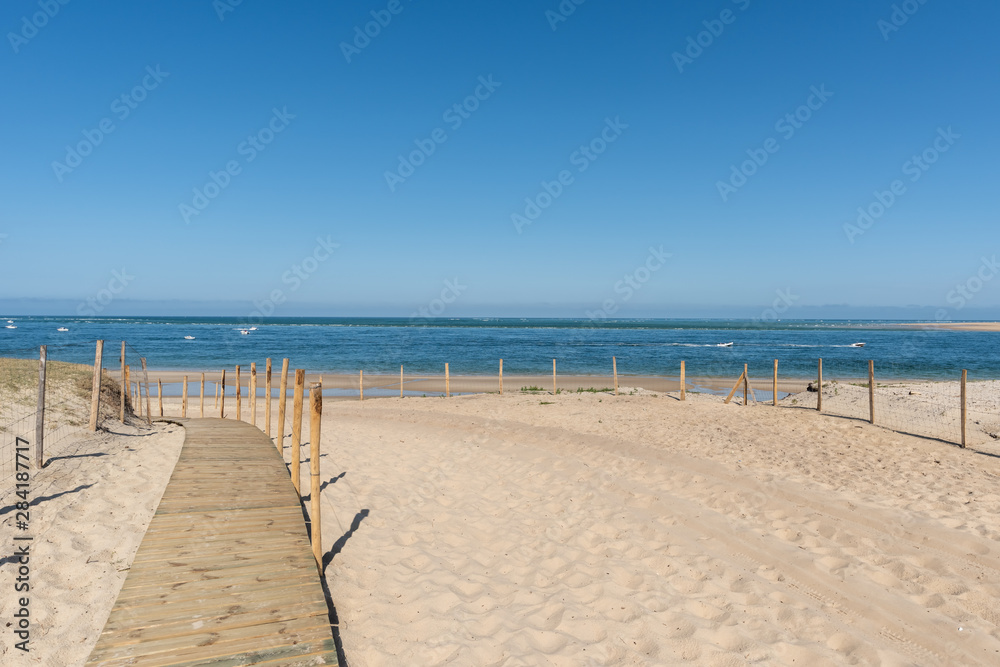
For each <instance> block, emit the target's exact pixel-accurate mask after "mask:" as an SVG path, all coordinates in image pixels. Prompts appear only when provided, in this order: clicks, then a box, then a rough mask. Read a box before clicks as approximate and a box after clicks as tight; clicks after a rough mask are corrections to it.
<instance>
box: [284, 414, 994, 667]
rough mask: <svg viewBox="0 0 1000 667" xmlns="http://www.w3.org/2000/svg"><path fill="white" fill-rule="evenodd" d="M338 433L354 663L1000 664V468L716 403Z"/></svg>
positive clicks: (333, 462) (857, 425)
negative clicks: (998, 625) (998, 662)
mask: <svg viewBox="0 0 1000 667" xmlns="http://www.w3.org/2000/svg"><path fill="white" fill-rule="evenodd" d="M323 428H324V431H323V442H324V456H323V460H322V475H321V479H322V481H323V482H324V484H325V489H324V492H323V501H324V504H323V508H324V512H326V513H325V514H324V516H323V533H324V536H325V540H324V549H325V550H327V551H330V552H331V554H332V560H331V561H330V564H329V566H328V569H327V571H326V577H327V580H328V582H329V586H330V590H331V593H332V597H333V601H334V604H335V606H336V611H337V614H338V617H339V620H340V633H341V639H342V642H343V645H344V650H345V654H346V656H347V659H348V660H349V661H350V664H352V665H372V666H374V665H401V664H407V665H417V664H419V665H439V664H454V665H659V664H662V665H675V664H698V665H743V664H786V665H839V664H872V665H875V664H886V665H934V664H963V665H972V664H996V663H997V661H1000V631H998V629H997V625H996V624H997V622H998V621H1000V597H998V596H1000V581H998V574H1000V548H998V547H1000V545H998V540H1000V518H998V516H1000V515H998V510H1000V495H998V491H997V483H998V481H1000V477H998V475H1000V459H997V458H996V457H994V456H984V455H981V454H978V453H975V452H972V451H969V450H965V451H962V450H959V449H957V448H955V447H951V446H948V445H945V444H942V443H940V442H937V441H931V440H925V439H920V438H914V437H911V436H906V435H900V434H896V433H892V432H889V431H886V430H884V429H880V428H877V427H873V426H870V425H868V424H865V423H863V422H859V421H856V420H849V419H840V418H835V417H829V416H823V415H819V414H816V413H815V412H814V411H809V410H802V409H794V408H777V409H775V408H772V407H765V406H756V407H755V406H750V407H742V406H738V405H735V404H731V405H728V406H725V405H722V404H721V399H718V398H717V397H711V396H698V395H694V396H692V397H691V400H689V401H688V402H686V403H681V402H679V401H676V400H674V399H673V398H669V397H663V396H658V397H655V398H654V397H652V396H638V395H637V396H620V397H618V398H614V397H611V396H607V395H604V396H602V395H583V396H576V395H574V396H566V395H560V396H514V395H511V396H504V397H499V396H472V397H462V398H454V399H450V400H446V399H440V398H427V399H403V400H399V399H383V400H377V401H367V402H365V403H359V402H350V403H347V402H337V403H332V404H331V405H330V406H328V407H327V410H326V412H325V415H324V427H323ZM305 458H306V455H305V454H304V455H303V459H305ZM304 469H305V466H304ZM303 479H304V482H303V483H304V484H306V485H307V484H308V482H307V481H306V478H305V477H304V478H303ZM305 488H308V486H306V487H305Z"/></svg>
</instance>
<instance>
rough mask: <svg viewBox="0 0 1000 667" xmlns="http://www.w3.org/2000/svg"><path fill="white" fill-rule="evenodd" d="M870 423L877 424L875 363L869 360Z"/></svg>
mask: <svg viewBox="0 0 1000 667" xmlns="http://www.w3.org/2000/svg"><path fill="white" fill-rule="evenodd" d="M868 415H869V418H868V421H869V422H870V423H872V424H874V423H875V361H874V360H873V359H869V360H868Z"/></svg>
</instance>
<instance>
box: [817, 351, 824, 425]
mask: <svg viewBox="0 0 1000 667" xmlns="http://www.w3.org/2000/svg"><path fill="white" fill-rule="evenodd" d="M818 382H819V386H817V387H816V411H817V412H823V360H822V359H820V360H819V381H818Z"/></svg>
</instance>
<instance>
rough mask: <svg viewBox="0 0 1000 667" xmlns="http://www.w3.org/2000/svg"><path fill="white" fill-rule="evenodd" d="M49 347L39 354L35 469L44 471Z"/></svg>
mask: <svg viewBox="0 0 1000 667" xmlns="http://www.w3.org/2000/svg"><path fill="white" fill-rule="evenodd" d="M48 357H49V346H48V345H42V347H41V349H40V351H39V353H38V411H37V412H36V413H35V468H37V469H38V470H41V469H42V460H43V459H44V456H45V372H46V369H45V367H46V365H47V364H48Z"/></svg>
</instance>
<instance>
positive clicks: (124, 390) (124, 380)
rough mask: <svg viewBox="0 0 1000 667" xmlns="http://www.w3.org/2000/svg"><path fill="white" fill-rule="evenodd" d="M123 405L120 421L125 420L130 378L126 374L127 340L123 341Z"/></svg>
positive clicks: (119, 416)
mask: <svg viewBox="0 0 1000 667" xmlns="http://www.w3.org/2000/svg"><path fill="white" fill-rule="evenodd" d="M121 361H122V396H121V399H122V406H121V414H119V415H118V419H119V421H123V422H124V421H125V394H126V392H127V391H128V380H127V378H126V374H125V341H122V360H121Z"/></svg>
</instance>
